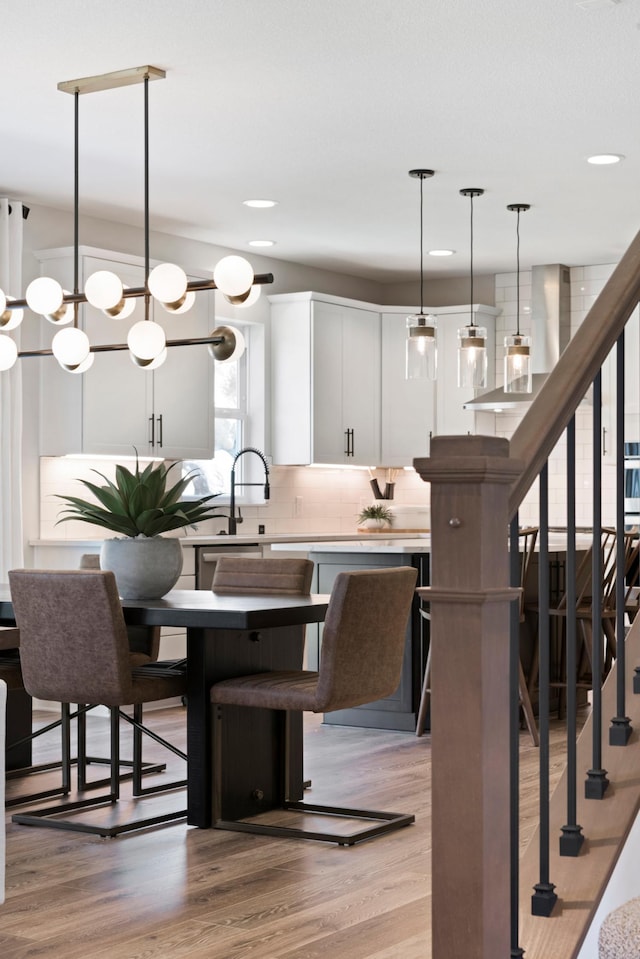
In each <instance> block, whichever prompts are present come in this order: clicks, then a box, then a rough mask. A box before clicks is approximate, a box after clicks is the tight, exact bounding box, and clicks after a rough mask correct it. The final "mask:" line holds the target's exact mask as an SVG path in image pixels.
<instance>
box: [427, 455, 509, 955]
mask: <svg viewBox="0 0 640 959" xmlns="http://www.w3.org/2000/svg"><path fill="white" fill-rule="evenodd" d="M414 467H415V469H416V471H417V472H418V473H419V474H420V476H421V477H422V478H423V479H424V480H425V481H426V482H429V483H430V484H431V587H430V588H428V589H425V590H424V598H425V599H426V600H428V601H429V603H430V604H431V607H430V608H431V643H432V646H431V650H432V653H431V741H432V747H431V748H432V857H431V859H432V887H433V892H432V931H433V959H508V957H509V955H510V928H509V921H510V920H509V916H510V912H509V904H510V899H509V895H510V894H509V889H510V885H509V882H510V876H509V855H510V851H509V612H510V604H511V601H512V600H513V598H514V596H516V597H517V595H518V591H517V590H513V589H511V588H510V587H509V561H508V519H509V516H508V502H509V490H510V487H511V485H512V484H513V482H514V480H515V479H516V477H517V476H518V474H519V472H520V467H519V464H518V463H517V462H514V461H513V460H510V459H509V443H508V441H507V440H506V439H501V438H499V437H489V436H439V437H434V438H433V440H432V442H431V456H430V457H429V458H428V459H416V460H414ZM420 592H423V591H422V590H420Z"/></svg>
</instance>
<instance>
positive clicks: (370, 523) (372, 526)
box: [358, 519, 389, 529]
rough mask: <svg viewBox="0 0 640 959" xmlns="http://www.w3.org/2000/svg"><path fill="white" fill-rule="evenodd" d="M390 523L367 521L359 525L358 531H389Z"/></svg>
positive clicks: (377, 520)
mask: <svg viewBox="0 0 640 959" xmlns="http://www.w3.org/2000/svg"><path fill="white" fill-rule="evenodd" d="M388 528H389V523H388V522H387V520H386V519H365V520H363V521H362V522H361V523H359V524H358V529H388Z"/></svg>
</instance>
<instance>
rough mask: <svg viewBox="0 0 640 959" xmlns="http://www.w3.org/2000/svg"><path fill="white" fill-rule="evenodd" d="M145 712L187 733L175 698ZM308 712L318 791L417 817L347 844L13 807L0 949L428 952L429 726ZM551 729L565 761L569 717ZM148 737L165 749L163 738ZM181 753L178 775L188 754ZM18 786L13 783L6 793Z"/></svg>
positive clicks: (172, 730)
mask: <svg viewBox="0 0 640 959" xmlns="http://www.w3.org/2000/svg"><path fill="white" fill-rule="evenodd" d="M146 715H147V719H152V724H153V725H154V727H155V728H157V730H158V732H159V733H160V734H161V735H166V736H167V737H168V738H172V739H173V740H174V741H175V742H176V744H178V745H179V744H180V741H181V740H182V741H183V742H184V712H183V710H182V709H181V708H180V707H177V708H173V709H170V710H163V711H155V712H153V713H151V712H149V713H147V714H146ZM305 722H306V727H305V775H306V776H308V777H309V778H311V779H312V782H313V786H312V790H311V791H310V792H309V793H307V796H308V798H311V797H313V799H314V800H316V801H318V802H331V803H334V802H340V803H345V804H347V805H360V806H361V807H364V808H367V807H368V808H374V809H375V808H378V809H390V810H398V811H407V812H414V813H415V815H416V823H415V825H413V826H409V827H408V828H406V829H402V830H399V831H398V832H396V833H394V834H390V835H389V836H386V837H381V838H378V839H375V840H373V841H371V842H367V843H363V844H362V845H357V846H353V847H350V848H349V847H339V846H335V845H333V844H325V843H317V842H311V841H298V840H285V839H271V838H267V837H261V836H250V835H246V834H241V833H231V832H222V831H215V830H199V829H195V828H191V827H187V826H186V825H185V824H184V823H179V824H170V825H167V826H164V827H161V828H155V829H152V830H148V831H145V832H140V833H132V834H127V835H122V836H120V837H118V838H116V839H101V838H99V837H95V836H88V835H82V834H79V833H71V832H67V831H59V830H50V829H42V828H31V827H28V826H20V825H16V824H14V823H12V822H11V816H10V811H9V813H8V815H7V890H6V895H7V899H6V902H5V903H4V905H3V906H0V957H2V959H27V957H38V959H41V957H42V959H49V957H60V959H62V957H64V959H86V957H91V959H143V957H144V959H165V957H172V959H173V957H179V959H182V957H191V959H205V957H206V959H329V957H330V959H336V957H339V959H400V957H402V959H429V957H430V956H431V946H430V899H431V896H430V892H431V879H430V867H429V855H430V847H431V819H430V807H431V801H430V775H431V748H430V737H429V736H428V735H427V736H424V737H422V738H419V739H418V738H416V737H415V736H413V735H412V734H411V733H393V732H383V731H377V730H370V729H355V728H348V727H338V726H323V725H322V724H321V722H320V720H319V719H318V718H317V717H314V716H305ZM90 723H91V725H90V736H93V739H92V744H93V743H95V741H96V737H97V736H105V737H106V734H107V727H108V721H107V720H106V719H101V718H100V717H92V718H91V719H90ZM554 735H555V740H556V741H557V742H556V744H555V745H554V746H553V747H552V763H553V765H554V775H556V776H557V775H559V773H560V771H561V759H560V755H561V746H560V739H561V735H562V731H561V728H560V727H559V728H558V730H557V731H556V733H555V734H554ZM521 742H522V759H521V772H522V781H523V799H522V831H521V841H522V843H523V844H524V843H525V842H526V841H527V840H528V838H529V836H530V835H531V832H532V830H533V828H534V825H535V818H536V813H537V809H536V780H537V762H538V759H537V757H538V752H537V750H535V749H534V748H533V747H532V746H531V745H530V743H529V740H528V736H527V734H526V733H525V732H523V733H522V737H521ZM54 745H57V743H56V741H55V737H54ZM145 750H146V752H145V758H150V757H154V756H159V752H158V747H156V746H155V745H153V744H152V745H151V748H148V747H146V746H145ZM38 753H39V755H38V757H36V758H44V755H43V750H42V749H39V751H38ZM170 764H171V767H172V769H173V770H174V771H175V772H176V773H177V774H178V775H179V774H180V763H179V762H178V761H177V760H175V759H174V758H173V757H170ZM20 788H24V786H21V787H20ZM27 788H28V789H29V790H33V788H34V785H33V780H32V781H31V782H29V783H28V784H27ZM15 789H16V786H15V785H13V784H8V790H7V792H8V795H12V794H13V793H14V791H15ZM124 795H125V797H126V795H127V794H126V787H124ZM167 798H168V797H165V796H162V797H160V798H154V799H152V800H145V803H147V804H149V803H153V804H155V807H157V804H158V803H164V802H166V801H167ZM180 800H181V797H180V795H179V794H178V795H177V796H176V795H174V796H173V797H171V799H169V801H170V802H180ZM127 805H128V803H127V801H126V799H125V801H124V802H123V810H124V811H126V808H127Z"/></svg>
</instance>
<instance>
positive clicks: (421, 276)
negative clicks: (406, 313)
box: [420, 176, 424, 316]
mask: <svg viewBox="0 0 640 959" xmlns="http://www.w3.org/2000/svg"><path fill="white" fill-rule="evenodd" d="M423 183H424V177H422V176H421V177H420V316H422V315H423V314H424V295H423V291H424V255H423V246H422V244H423V223H424V217H423V213H422V210H423V200H422V185H423Z"/></svg>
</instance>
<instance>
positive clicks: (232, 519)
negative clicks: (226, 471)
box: [229, 446, 270, 536]
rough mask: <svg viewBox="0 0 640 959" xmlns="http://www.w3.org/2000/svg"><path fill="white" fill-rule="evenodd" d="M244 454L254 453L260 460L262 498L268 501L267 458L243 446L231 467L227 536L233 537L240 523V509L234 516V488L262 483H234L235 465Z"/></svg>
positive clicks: (251, 448)
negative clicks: (262, 469) (262, 479)
mask: <svg viewBox="0 0 640 959" xmlns="http://www.w3.org/2000/svg"><path fill="white" fill-rule="evenodd" d="M245 453H255V454H256V456H259V457H260V459H261V460H262V465H263V466H264V498H265V499H269V496H270V488H269V465H268V463H267V458H266V456H265V455H264V453H261V452H260V450H258V449H256V448H255V446H245V448H244V449H242V450H240V452H239V453H236V455H235V457H234V460H233V466H232V467H231V493H230V496H229V536H234V535H235V533H236V531H237V528H238V523H241V522H242V513H241V511H240V507H238V515H237V516H236V486H262V483H236V463H237V462H238V460H239V459H240V457H241V456H244V454H245Z"/></svg>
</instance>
